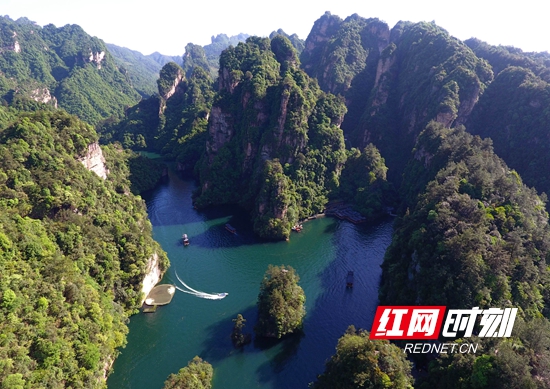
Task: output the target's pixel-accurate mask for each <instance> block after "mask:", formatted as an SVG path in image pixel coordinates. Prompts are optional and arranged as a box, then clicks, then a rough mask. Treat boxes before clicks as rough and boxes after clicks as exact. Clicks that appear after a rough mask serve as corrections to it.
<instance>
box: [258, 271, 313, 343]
mask: <svg viewBox="0 0 550 389" xmlns="http://www.w3.org/2000/svg"><path fill="white" fill-rule="evenodd" d="M299 280H300V278H299V277H298V275H297V274H296V272H295V271H294V269H293V268H292V267H291V266H284V265H283V266H271V265H270V266H269V267H268V269H267V271H266V273H265V275H264V279H263V281H262V284H261V286H260V293H259V295H258V323H257V324H256V327H255V328H254V330H255V331H256V334H257V335H258V336H264V337H271V338H281V337H283V336H284V335H287V334H291V333H293V332H296V331H298V330H300V329H301V328H302V322H303V319H304V316H305V313H306V311H305V300H306V296H305V294H304V290H303V289H302V288H301V287H300V286H299V285H298V281H299Z"/></svg>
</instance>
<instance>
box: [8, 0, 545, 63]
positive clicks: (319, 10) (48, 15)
mask: <svg viewBox="0 0 550 389" xmlns="http://www.w3.org/2000/svg"><path fill="white" fill-rule="evenodd" d="M544 3H545V1H541V0H523V1H521V2H519V1H518V2H513V3H508V4H514V6H509V5H505V4H506V2H504V1H502V0H499V1H493V0H475V1H474V0H461V1H453V2H449V1H445V0H416V1H415V0H378V1H371V0H353V1H348V0H331V1H326V0H318V1H311V2H303V1H300V0H278V1H270V2H262V1H258V0H256V1H252V0H234V1H228V0H224V1H221V0H191V1H189V0H162V1H158V0H157V1H144V0H133V1H131V0H85V1H82V0H47V1H46V0H0V15H9V16H10V17H11V18H12V19H17V18H19V17H22V16H24V17H27V18H29V19H30V20H32V21H35V22H36V23H38V24H39V25H41V26H44V25H46V24H50V23H53V24H54V25H56V26H57V27H61V26H64V25H65V24H78V25H80V26H81V27H82V28H83V29H84V30H85V31H86V32H87V33H88V34H90V35H92V36H97V37H98V38H101V39H103V40H104V41H105V42H107V43H114V44H116V45H118V46H123V47H128V48H130V49H133V50H137V51H140V52H141V53H143V54H150V53H152V52H155V51H158V52H160V53H162V54H166V55H182V54H183V53H184V51H185V45H186V44H187V43H189V42H192V43H195V44H198V45H201V46H204V45H207V44H209V43H210V42H211V37H212V36H215V35H218V34H222V33H223V34H227V35H228V36H232V35H237V34H239V33H245V34H249V35H259V36H268V35H269V34H270V33H271V32H272V31H274V30H277V29H279V28H282V29H283V30H284V31H285V32H286V33H287V34H293V33H296V34H298V36H299V37H300V38H302V39H304V40H305V39H306V38H307V35H308V34H309V32H310V30H311V28H312V27H313V23H314V22H315V21H316V20H317V19H319V18H320V17H321V16H322V15H323V14H324V13H325V12H326V11H329V12H330V13H331V14H333V15H338V16H340V17H341V18H342V19H345V18H346V17H348V16H350V15H352V14H354V13H356V14H358V15H360V16H362V17H365V18H375V17H376V18H379V19H380V20H383V21H385V22H386V23H387V24H388V25H389V26H390V28H391V27H393V26H394V25H395V24H396V23H397V22H398V21H400V20H405V21H411V22H419V21H428V22H430V21H435V23H436V24H437V25H439V26H440V27H443V28H444V29H446V30H447V31H448V32H449V33H450V34H451V35H453V36H455V37H457V38H459V39H462V40H465V39H468V38H471V37H476V38H479V39H481V40H483V41H485V42H488V43H490V44H493V45H499V44H502V45H507V46H515V47H518V48H520V49H522V50H524V51H548V52H550V23H549V22H548V16H547V12H546V6H545V5H544Z"/></svg>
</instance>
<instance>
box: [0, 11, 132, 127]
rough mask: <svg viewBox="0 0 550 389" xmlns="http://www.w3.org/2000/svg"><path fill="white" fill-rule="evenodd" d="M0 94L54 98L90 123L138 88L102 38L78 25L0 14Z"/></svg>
mask: <svg viewBox="0 0 550 389" xmlns="http://www.w3.org/2000/svg"><path fill="white" fill-rule="evenodd" d="M0 31H2V32H1V33H0V47H1V48H2V53H1V55H0V99H2V100H4V101H7V102H8V103H9V102H11V101H12V100H13V98H14V97H16V96H18V95H21V96H23V97H27V98H31V99H34V100H36V101H42V102H49V103H50V104H52V105H55V104H58V105H59V107H61V108H64V109H65V110H67V111H68V112H69V113H72V114H75V115H78V117H80V118H81V119H82V120H85V121H87V122H88V123H90V124H94V125H95V124H97V123H99V122H100V121H101V120H104V119H106V118H108V117H111V116H113V117H120V116H121V114H122V112H123V109H124V108H125V107H127V106H131V105H133V104H135V103H136V102H137V101H138V99H139V94H138V93H137V92H136V91H135V90H134V89H133V88H132V86H131V84H130V82H129V81H128V79H127V77H126V75H125V74H123V72H121V70H120V69H118V68H117V67H116V65H115V62H114V60H113V58H112V56H111V54H110V53H109V51H108V50H107V48H106V46H105V44H104V43H103V41H101V40H100V39H98V38H95V37H91V36H89V35H88V34H86V33H85V32H84V30H82V28H80V27H79V26H77V25H66V26H64V27H60V28H57V27H55V26H54V25H53V24H49V25H47V26H45V27H40V26H38V25H36V24H35V23H33V22H31V21H29V20H28V19H24V18H23V19H18V20H17V21H13V20H11V19H10V18H9V17H7V16H2V17H0Z"/></svg>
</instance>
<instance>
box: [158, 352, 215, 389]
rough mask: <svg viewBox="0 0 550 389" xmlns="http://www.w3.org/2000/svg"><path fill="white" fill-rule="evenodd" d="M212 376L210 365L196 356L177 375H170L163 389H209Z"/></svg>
mask: <svg viewBox="0 0 550 389" xmlns="http://www.w3.org/2000/svg"><path fill="white" fill-rule="evenodd" d="M213 375H214V369H212V365H210V364H209V363H208V362H206V361H203V360H202V359H201V358H199V357H198V356H197V357H195V358H193V359H192V360H191V361H189V363H188V364H187V366H186V367H184V368H182V369H180V371H179V372H178V373H177V374H170V376H169V377H168V379H167V380H166V382H165V383H164V386H163V389H210V388H212V377H213Z"/></svg>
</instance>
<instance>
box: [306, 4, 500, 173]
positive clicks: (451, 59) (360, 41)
mask: <svg viewBox="0 0 550 389" xmlns="http://www.w3.org/2000/svg"><path fill="white" fill-rule="evenodd" d="M301 59H302V62H303V64H304V65H303V66H304V69H305V70H306V71H307V72H308V74H309V75H311V76H313V77H317V79H318V80H319V84H320V85H321V87H322V88H323V89H324V90H326V91H330V92H333V93H339V94H342V95H343V96H345V98H346V103H347V106H348V108H349V112H348V114H347V115H346V117H345V118H344V122H343V123H342V128H343V130H344V132H345V134H346V137H347V138H348V139H349V140H350V142H351V143H352V145H356V146H359V147H365V146H366V145H367V144H368V143H371V142H372V143H374V144H375V145H376V146H377V147H378V148H379V149H380V151H381V153H382V155H383V156H384V157H385V158H386V162H387V164H388V167H389V174H390V176H391V177H392V178H393V181H394V182H396V183H398V182H399V181H400V171H402V169H403V168H404V164H405V163H406V158H403V155H407V154H408V153H409V152H410V150H411V149H412V147H413V146H414V142H415V139H416V137H417V136H418V134H419V133H420V131H421V130H422V129H423V128H424V127H425V126H426V124H427V123H428V122H429V121H431V120H436V121H438V122H440V123H443V124H444V125H445V126H447V127H450V126H456V125H458V124H461V123H464V122H465V121H466V118H467V117H468V116H469V114H470V113H471V111H472V108H473V107H474V105H475V104H476V102H477V100H478V98H479V96H480V94H481V93H482V92H483V90H484V89H485V87H486V85H487V84H488V83H489V82H491V80H492V79H493V72H492V70H491V67H490V66H489V65H488V64H487V62H486V61H484V60H482V59H479V58H478V57H476V55H475V54H474V53H473V52H472V50H471V49H470V48H469V47H468V46H466V45H465V44H464V43H462V42H460V41H459V40H457V39H455V38H453V37H451V36H449V34H448V33H447V32H446V31H445V30H443V29H442V28H440V27H438V26H437V25H435V24H433V23H425V22H422V23H409V22H400V23H398V24H397V25H396V26H395V27H394V28H393V29H391V30H390V29H389V27H388V26H387V24H385V23H384V22H381V21H379V20H378V19H364V18H361V17H360V16H358V15H352V16H350V17H348V18H347V19H345V20H342V19H340V18H339V17H338V16H334V15H331V14H330V13H326V14H325V15H324V16H323V17H321V18H320V19H319V20H318V21H317V22H315V25H314V27H313V29H312V31H311V33H310V35H309V36H308V38H307V40H306V49H305V50H304V52H303V53H302V56H301ZM394 174H396V175H394Z"/></svg>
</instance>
